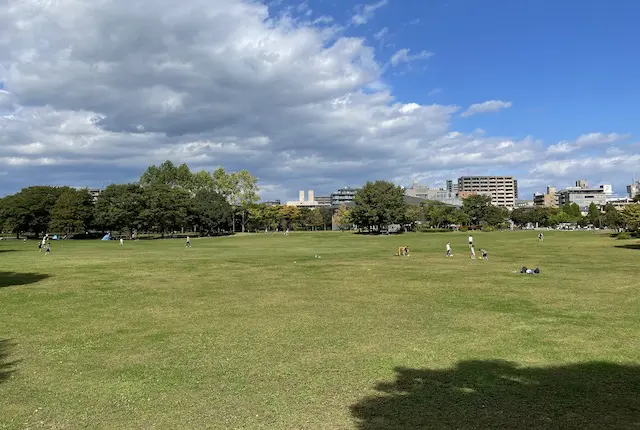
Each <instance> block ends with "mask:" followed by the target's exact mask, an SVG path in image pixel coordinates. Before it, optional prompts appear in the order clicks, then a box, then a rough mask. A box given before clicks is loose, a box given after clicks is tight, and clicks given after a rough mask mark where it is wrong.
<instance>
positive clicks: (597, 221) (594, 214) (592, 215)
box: [587, 203, 602, 227]
mask: <svg viewBox="0 0 640 430" xmlns="http://www.w3.org/2000/svg"><path fill="white" fill-rule="evenodd" d="M601 215H602V214H601V213H600V209H598V206H596V204H595V203H591V204H590V205H589V211H588V213H587V220H588V221H589V222H590V223H591V224H593V225H594V226H596V227H600V226H601Z"/></svg>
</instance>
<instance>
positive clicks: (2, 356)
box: [0, 339, 18, 384]
mask: <svg viewBox="0 0 640 430" xmlns="http://www.w3.org/2000/svg"><path fill="white" fill-rule="evenodd" d="M10 348H11V343H10V342H9V341H8V340H7V339H0V384H1V383H3V382H5V381H6V380H7V379H9V377H10V376H11V374H12V373H13V372H15V365H16V364H18V362H17V361H9V350H10Z"/></svg>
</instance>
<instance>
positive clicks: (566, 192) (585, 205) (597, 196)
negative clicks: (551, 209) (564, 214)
mask: <svg viewBox="0 0 640 430" xmlns="http://www.w3.org/2000/svg"><path fill="white" fill-rule="evenodd" d="M612 195H613V189H612V187H611V185H600V186H599V187H598V188H589V183H588V182H587V181H585V180H580V181H576V186H575V187H567V188H565V189H563V190H560V191H558V206H564V205H566V204H574V203H575V204H577V205H578V206H580V211H581V212H583V213H584V212H586V211H588V210H589V205H591V203H594V204H595V205H596V206H598V207H599V208H600V207H602V206H604V205H606V204H607V198H608V197H610V196H612Z"/></svg>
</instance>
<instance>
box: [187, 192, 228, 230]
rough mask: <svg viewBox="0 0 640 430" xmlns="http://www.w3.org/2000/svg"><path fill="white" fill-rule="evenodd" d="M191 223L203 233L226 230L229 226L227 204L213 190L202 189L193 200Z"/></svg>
mask: <svg viewBox="0 0 640 430" xmlns="http://www.w3.org/2000/svg"><path fill="white" fill-rule="evenodd" d="M192 212H193V221H194V222H195V223H196V224H197V225H198V226H199V227H200V229H201V230H202V231H203V232H205V233H211V232H214V231H218V232H219V231H221V230H226V229H228V228H229V227H230V226H231V212H232V208H231V205H230V204H229V202H227V200H226V199H225V198H224V197H223V196H222V195H221V194H218V193H216V192H215V191H213V190H207V189H202V190H200V191H198V193H197V194H196V195H195V198H194V199H193V206H192Z"/></svg>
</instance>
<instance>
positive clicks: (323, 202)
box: [316, 196, 331, 206]
mask: <svg viewBox="0 0 640 430" xmlns="http://www.w3.org/2000/svg"><path fill="white" fill-rule="evenodd" d="M316 202H318V205H319V206H331V196H317V197H316Z"/></svg>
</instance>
